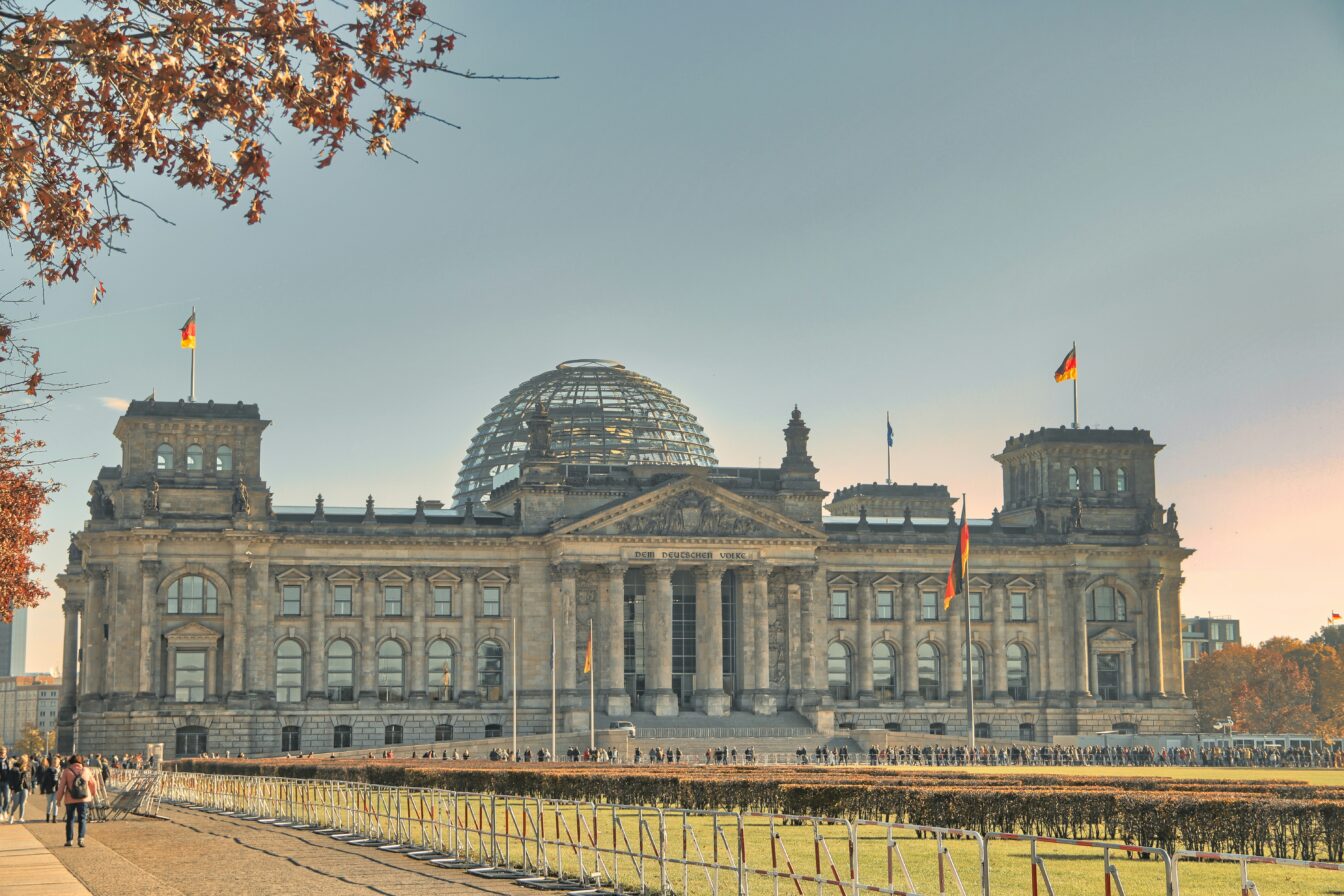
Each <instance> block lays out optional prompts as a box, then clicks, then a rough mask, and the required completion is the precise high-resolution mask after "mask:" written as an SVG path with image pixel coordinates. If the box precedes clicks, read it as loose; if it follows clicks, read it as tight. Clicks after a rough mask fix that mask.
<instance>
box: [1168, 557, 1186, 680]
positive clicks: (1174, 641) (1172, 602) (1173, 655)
mask: <svg viewBox="0 0 1344 896" xmlns="http://www.w3.org/2000/svg"><path fill="white" fill-rule="evenodd" d="M1184 584H1185V577H1184V576H1166V577H1165V578H1164V579H1163V580H1162V587H1164V588H1165V589H1166V593H1165V594H1163V595H1162V637H1163V639H1164V641H1163V642H1162V661H1163V662H1164V663H1165V664H1166V667H1165V673H1164V677H1165V681H1166V691H1167V694H1168V695H1170V696H1173V697H1184V696H1186V693H1185V660H1184V658H1183V656H1182V655H1181V586H1182V585H1184ZM1165 639H1170V640H1171V643H1170V644H1167V643H1166V641H1165Z"/></svg>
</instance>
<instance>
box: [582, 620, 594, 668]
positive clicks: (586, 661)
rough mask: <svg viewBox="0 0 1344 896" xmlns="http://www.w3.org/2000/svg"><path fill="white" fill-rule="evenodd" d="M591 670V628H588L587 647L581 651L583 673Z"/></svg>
mask: <svg viewBox="0 0 1344 896" xmlns="http://www.w3.org/2000/svg"><path fill="white" fill-rule="evenodd" d="M592 671H593V630H592V629H591V628H590V629H588V647H587V648H586V649H585V650H584V651H583V674H584V675H588V674H589V673H591V672H592Z"/></svg>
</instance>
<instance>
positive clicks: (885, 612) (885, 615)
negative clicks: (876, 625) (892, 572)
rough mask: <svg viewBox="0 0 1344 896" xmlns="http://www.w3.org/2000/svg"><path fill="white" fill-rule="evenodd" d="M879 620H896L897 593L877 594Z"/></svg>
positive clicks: (885, 592)
mask: <svg viewBox="0 0 1344 896" xmlns="http://www.w3.org/2000/svg"><path fill="white" fill-rule="evenodd" d="M877 618H878V619H895V618H896V592H894V591H879V592H877Z"/></svg>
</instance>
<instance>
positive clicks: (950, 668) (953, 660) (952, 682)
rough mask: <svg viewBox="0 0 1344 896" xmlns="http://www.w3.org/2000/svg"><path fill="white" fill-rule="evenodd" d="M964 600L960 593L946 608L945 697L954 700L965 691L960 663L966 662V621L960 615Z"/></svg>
mask: <svg viewBox="0 0 1344 896" xmlns="http://www.w3.org/2000/svg"><path fill="white" fill-rule="evenodd" d="M965 606H966V601H965V599H963V598H962V597H961V596H960V595H958V596H957V597H954V598H953V599H952V606H950V607H948V609H947V629H946V631H947V634H946V637H947V653H948V657H947V659H948V662H947V664H946V665H945V666H944V669H945V670H946V671H945V672H944V674H945V675H946V677H947V699H949V700H955V699H957V698H958V697H960V696H961V695H962V694H964V693H966V673H965V671H964V670H963V669H962V663H964V662H966V621H965V619H964V618H963V617H962V615H961V614H962V613H963V612H965V609H964V608H965Z"/></svg>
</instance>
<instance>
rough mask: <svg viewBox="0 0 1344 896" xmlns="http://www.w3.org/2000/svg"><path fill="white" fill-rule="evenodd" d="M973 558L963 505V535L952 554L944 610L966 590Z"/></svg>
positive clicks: (969, 532)
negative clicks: (968, 564) (968, 565)
mask: <svg viewBox="0 0 1344 896" xmlns="http://www.w3.org/2000/svg"><path fill="white" fill-rule="evenodd" d="M970 558H971V530H970V529H969V528H967V526H966V504H965V502H963V503H962V505H961V534H960V535H958V536H957V549H956V552H955V553H953V554H952V568H951V569H949V570H948V571H947V587H945V588H944V589H943V609H944V610H946V609H947V608H948V607H950V606H952V598H954V597H956V596H957V595H958V594H960V593H961V592H962V591H964V590H965V589H966V564H967V562H968V561H969V560H970Z"/></svg>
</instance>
